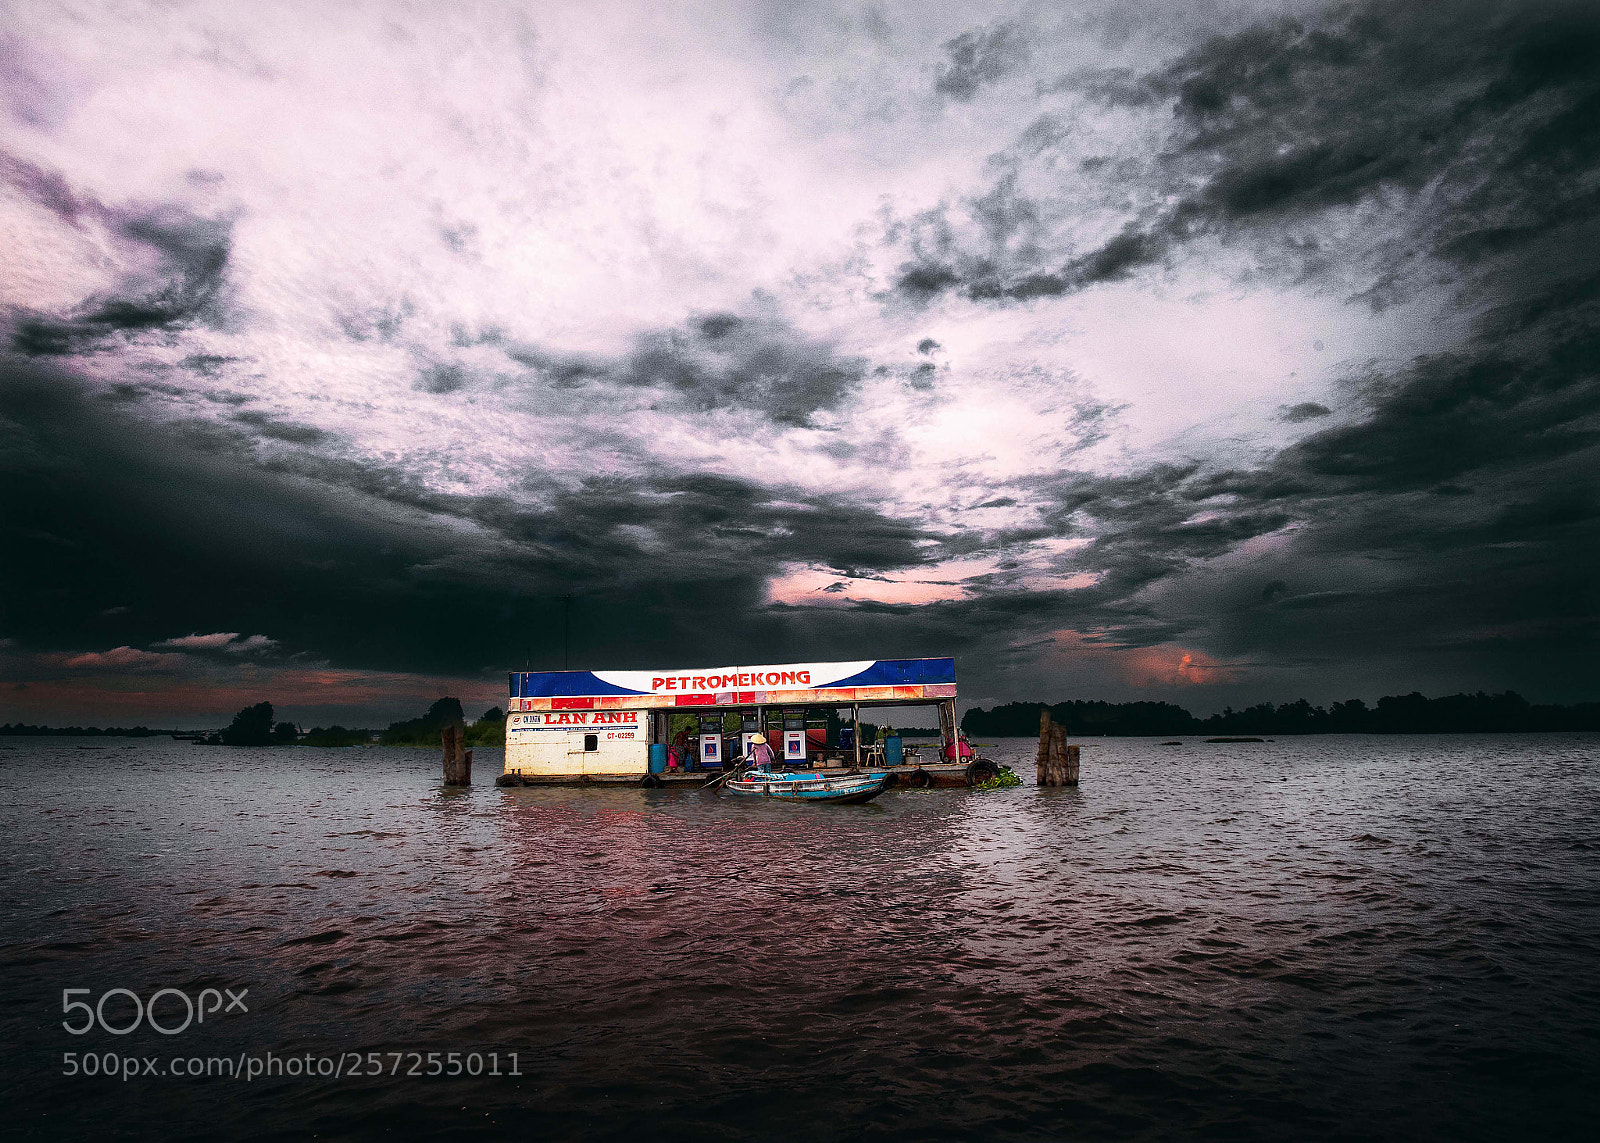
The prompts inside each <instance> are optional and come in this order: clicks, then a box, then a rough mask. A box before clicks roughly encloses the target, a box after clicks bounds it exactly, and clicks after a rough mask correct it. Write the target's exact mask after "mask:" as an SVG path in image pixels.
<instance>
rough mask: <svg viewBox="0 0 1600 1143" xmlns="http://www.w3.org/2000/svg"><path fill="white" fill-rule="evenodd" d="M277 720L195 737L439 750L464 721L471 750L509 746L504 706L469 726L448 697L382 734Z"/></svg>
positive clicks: (245, 720) (86, 733)
mask: <svg viewBox="0 0 1600 1143" xmlns="http://www.w3.org/2000/svg"><path fill="white" fill-rule="evenodd" d="M273 716H274V710H273V706H272V704H271V703H270V702H258V703H255V704H253V705H251V706H247V707H245V708H244V709H243V710H241V711H240V712H239V713H238V714H236V715H234V716H233V721H232V722H230V723H228V726H227V728H226V729H224V730H222V731H214V732H212V733H211V734H210V735H209V736H206V737H203V738H202V737H200V736H198V735H195V736H193V737H194V740H195V741H197V742H200V743H202V744H204V745H208V746H365V745H366V744H367V743H369V742H371V741H372V738H373V736H374V735H375V734H376V735H377V736H378V741H379V742H381V743H382V744H383V745H385V746H438V745H439V732H440V730H441V729H443V727H444V725H445V724H446V723H448V722H462V723H465V725H466V735H465V737H466V740H467V745H468V746H504V745H505V741H506V716H505V712H503V711H502V710H501V709H500V708H499V707H497V706H496V707H490V708H489V709H488V710H486V711H484V712H483V715H482V717H480V718H479V719H478V720H477V721H476V722H470V723H469V722H467V721H466V719H465V717H463V714H462V710H461V700H460V699H454V698H442V699H440V700H438V701H437V702H435V703H434V704H433V705H432V706H431V707H429V708H428V712H427V713H426V714H424V715H423V716H422V717H420V718H411V719H404V720H402V721H400V722H392V723H390V724H389V728H388V729H387V730H384V731H382V732H381V733H380V732H378V731H374V730H367V729H365V728H362V727H347V726H318V727H314V728H313V729H311V730H308V731H306V732H305V733H304V734H301V733H300V730H299V728H298V727H296V726H295V724H294V723H292V722H279V721H276V720H275V719H274V717H273ZM178 733H180V732H178V731H176V730H151V729H150V728H149V727H147V726H134V727H127V728H124V727H120V726H113V727H107V728H105V729H101V728H100V727H98V726H62V727H50V726H30V725H27V724H25V723H20V722H18V723H9V722H8V723H6V724H5V725H3V726H0V736H3V735H38V736H45V735H50V736H57V735H59V736H63V737H68V736H71V737H86V738H94V737H113V736H116V737H122V738H151V737H154V736H156V735H161V734H178Z"/></svg>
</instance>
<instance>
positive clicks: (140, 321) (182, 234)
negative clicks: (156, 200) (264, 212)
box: [12, 184, 232, 356]
mask: <svg viewBox="0 0 1600 1143" xmlns="http://www.w3.org/2000/svg"><path fill="white" fill-rule="evenodd" d="M62 185H63V188H64V186H65V184H62ZM41 193H42V192H41ZM69 208H70V209H71V210H73V211H81V210H82V209H83V208H82V207H81V205H80V204H78V202H77V201H76V200H75V199H61V200H60V206H59V209H58V213H60V212H61V211H65V210H68V209H69ZM95 211H96V213H97V214H98V215H99V216H100V218H101V220H102V221H103V222H104V223H105V224H106V225H107V227H108V228H109V229H110V230H111V231H112V232H113V233H114V234H115V235H116V236H117V237H118V238H120V239H122V240H123V241H125V242H129V243H134V244H138V245H140V246H143V247H144V248H145V249H146V250H148V251H150V252H152V253H153V254H155V255H156V258H157V266H156V268H155V270H154V272H153V273H151V274H149V275H147V276H144V277H142V278H141V279H140V280H136V281H131V282H128V283H126V284H125V285H124V287H123V288H122V289H121V290H119V291H117V292H116V293H114V294H106V295H101V296H97V297H92V298H88V299H86V300H85V301H84V302H82V303H81V304H80V305H78V306H77V307H75V308H74V310H73V311H72V312H71V313H69V314H63V315H46V314H25V315H19V318H18V320H17V323H16V331H15V333H14V335H13V339H12V340H13V344H14V346H15V348H16V349H17V350H19V351H21V352H22V353H25V354H28V355H30V356H60V355H66V354H73V353H81V352H84V351H86V350H91V349H94V348H95V347H97V346H99V345H100V344H101V343H103V342H105V341H106V340H107V339H109V338H111V337H113V336H114V335H116V334H138V333H143V332H147V331H166V330H174V329H181V328H184V327H186V326H189V325H192V324H194V323H196V322H199V321H203V320H207V319H210V318H215V317H216V316H217V311H216V304H217V300H218V294H219V291H220V290H221V288H222V284H223V279H224V275H225V273H226V271H227V267H228V256H229V250H230V247H231V244H232V237H231V236H232V225H231V223H229V222H228V221H226V220H222V219H212V218H202V217H199V216H197V215H194V214H191V213H190V212H189V211H187V210H185V209H184V208H182V207H178V206H162V207H155V208H151V209H146V210H137V211H126V210H121V209H113V208H109V207H105V206H101V205H98V204H97V205H96V207H95ZM63 217H66V215H65V214H63Z"/></svg>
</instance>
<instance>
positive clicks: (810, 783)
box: [722, 770, 889, 805]
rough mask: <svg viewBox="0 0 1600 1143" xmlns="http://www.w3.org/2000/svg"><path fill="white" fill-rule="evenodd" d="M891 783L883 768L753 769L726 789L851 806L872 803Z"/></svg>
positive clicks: (756, 795) (752, 794) (763, 795)
mask: <svg viewBox="0 0 1600 1143" xmlns="http://www.w3.org/2000/svg"><path fill="white" fill-rule="evenodd" d="M888 786H889V775H888V774H886V773H883V772H882V771H877V772H868V773H865V774H818V773H805V774H785V773H782V772H779V771H774V770H749V771H746V772H745V773H743V774H741V775H739V777H738V778H736V779H734V780H733V781H730V782H725V783H723V787H722V788H723V789H724V790H728V791H731V792H732V793H735V794H742V795H743V796H745V797H747V798H777V799H779V800H781V801H786V802H833V803H836V804H839V805H851V804H854V803H858V802H870V801H872V799H873V798H876V797H877V796H878V795H879V794H881V793H883V791H884V790H886V789H887V788H888Z"/></svg>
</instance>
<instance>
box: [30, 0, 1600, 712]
mask: <svg viewBox="0 0 1600 1143" xmlns="http://www.w3.org/2000/svg"><path fill="white" fill-rule="evenodd" d="M0 28H3V31H0V84H3V88H0V96H3V100H0V269H3V273H0V313H3V315H4V318H3V321H4V328H3V330H0V333H3V343H4V344H3V349H0V481H3V483H0V510H3V533H0V549H3V554H0V576H3V579H0V669H3V671H4V678H5V682H4V684H3V690H0V719H4V720H14V719H19V718H20V719H23V720H26V721H50V722H63V721H101V722H108V721H119V722H128V721H135V720H145V721H156V722H164V723H166V724H172V723H174V722H182V723H188V724H198V723H205V722H206V721H207V719H208V718H209V719H211V721H215V717H214V716H216V715H219V714H222V715H225V714H227V713H229V712H231V711H232V710H234V709H236V708H237V707H238V706H240V705H243V703H245V702H248V701H254V700H255V699H257V698H268V699H271V700H272V701H274V702H275V703H276V704H277V705H278V706H279V707H280V708H281V709H283V710H285V711H286V712H288V713H289V714H290V715H291V716H294V717H300V718H303V719H305V720H307V721H334V720H341V721H344V722H346V723H349V722H368V723H370V722H381V721H384V720H386V719H388V718H393V717H398V716H401V715H405V714H410V713H414V712H415V710H417V709H419V703H424V702H426V701H427V700H429V699H431V698H432V697H435V696H436V695H438V694H440V693H445V692H449V693H453V694H458V695H461V696H462V697H463V698H464V700H466V701H467V703H468V706H469V708H470V707H472V706H473V705H475V704H477V703H482V704H483V705H488V704H489V703H490V702H493V701H497V700H498V699H500V697H501V696H502V695H503V693H504V672H505V671H507V670H508V669H519V668H522V667H523V666H524V665H525V664H526V665H531V666H532V667H534V668H535V669H538V668H545V669H552V668H559V667H561V665H562V662H563V657H564V655H570V659H571V663H572V665H573V666H574V667H580V666H581V667H597V668H605V667H611V668H625V667H651V666H662V665H667V666H694V665H714V664H722V663H740V662H744V663H749V662H756V663H760V662H784V661H793V660H800V659H859V658H884V657H900V656H915V655H934V654H938V655H949V654H953V655H955V656H956V657H957V661H958V670H959V672H960V677H961V679H962V697H963V703H964V705H976V704H981V705H989V704H990V703H993V702H996V701H1006V700H1010V699H1033V698H1048V699H1063V698H1070V697H1095V698H1107V699H1117V700H1123V699H1130V698H1159V699H1165V700H1170V701H1176V702H1180V703H1182V704H1184V705H1186V706H1188V707H1190V708H1191V709H1192V710H1195V711H1197V712H1204V711H1209V710H1213V709H1218V708H1220V707H1221V706H1222V705H1223V704H1224V703H1233V704H1235V705H1238V704H1240V703H1243V702H1251V701H1260V700H1263V699H1271V700H1275V701H1284V700H1287V699H1292V698H1296V697H1299V696H1302V695H1303V696H1305V697H1308V698H1311V699H1312V700H1313V701H1319V702H1321V701H1328V700H1331V699H1342V698H1346V697H1351V696H1361V697H1365V698H1367V699H1369V700H1370V699H1372V698H1374V697H1376V696H1377V695H1380V694H1384V693H1394V692H1396V691H1409V690H1412V689H1420V690H1423V691H1424V692H1427V693H1435V694H1436V693H1442V692H1446V691H1454V690H1459V689H1479V688H1487V689H1494V690H1498V689H1503V688H1507V687H1510V688H1515V689H1518V690H1520V691H1522V692H1523V693H1525V694H1526V695H1528V696H1529V697H1530V698H1534V699H1536V700H1545V701H1551V700H1554V701H1573V700H1578V699H1594V698H1596V697H1600V693H1597V690H1600V670H1597V669H1596V666H1595V665H1594V664H1595V657H1596V654H1597V651H1600V642H1597V639H1596V636H1597V624H1596V618H1595V617H1596V612H1597V608H1596V603H1597V599H1596V594H1597V593H1596V586H1595V584H1596V574H1595V569H1596V567H1597V566H1600V560H1597V556H1600V552H1597V547H1600V544H1597V537H1600V497H1597V493H1596V484H1597V478H1596V472H1597V468H1600V464H1597V462H1600V446H1597V441H1600V380H1597V371H1600V337H1597V334H1600V10H1597V9H1596V8H1595V6H1594V5H1593V4H1592V3H1574V4H1569V5H1561V4H1553V3H1509V2H1508V3H1501V4H1482V3H1474V2H1471V0H1453V2H1450V3H1410V4H1408V3H1397V2H1395V0H1383V2H1379V3H1370V4H1362V3H1357V4H1351V5H1342V4H1341V5H1333V6H1329V5H1326V4H1314V3H1288V4H1260V3H1234V2H1231V0H1205V2H1200V3H1188V4H1172V3H1167V2H1165V0H1083V2H1079V3H1073V4H1045V3H1038V4H1005V3H993V4H990V3H962V4H943V5H940V4H930V3H925V2H916V3H908V4H903V5H897V4H880V3H837V4H830V3H814V4H813V3H797V2H795V0H774V2H771V3H732V2H729V3H721V4H717V3H705V4H673V3H649V4H646V3H640V2H634V3H625V4H612V5H606V4H597V3H595V2H593V0H585V2H583V3H579V4H572V5H570V6H564V5H561V4H553V3H538V4H526V3H524V4H516V3H480V4H453V5H436V4H422V3H418V4H403V3H395V2H374V3H366V4H361V3H338V4H331V3H325V2H307V3H304V4H293V3H257V4H241V3H235V2H227V3H181V2H180V3H172V2H162V3H154V4H144V3H138V2H136V0H127V2H119V3H115V4H113V3H61V4H53V3H38V2H34V0H26V2H22V0H18V2H16V3H13V4H11V5H9V6H8V11H7V12H6V15H5V19H4V21H3V22H0ZM568 596H570V599H571V602H570V647H568V646H567V645H565V644H564V639H563V611H564V608H565V607H566V606H567V605H565V604H564V603H563V600H564V599H565V598H566V597H568Z"/></svg>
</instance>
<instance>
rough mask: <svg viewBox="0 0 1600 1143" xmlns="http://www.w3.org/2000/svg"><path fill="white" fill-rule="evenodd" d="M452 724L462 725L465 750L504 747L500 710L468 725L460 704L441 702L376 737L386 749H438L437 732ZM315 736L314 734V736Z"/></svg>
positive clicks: (494, 709)
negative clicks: (422, 713) (463, 727)
mask: <svg viewBox="0 0 1600 1143" xmlns="http://www.w3.org/2000/svg"><path fill="white" fill-rule="evenodd" d="M452 722H460V723H464V724H465V726H466V734H465V737H466V742H467V745H468V746H504V745H505V744H506V716H505V712H504V711H502V710H501V709H500V708H499V707H497V706H495V707H490V708H489V709H488V710H486V711H484V712H483V716H482V717H481V718H479V719H478V721H476V722H467V719H466V715H465V713H464V712H463V711H462V709H461V700H460V699H456V698H449V697H446V698H442V699H439V700H438V701H437V702H435V703H434V704H433V705H432V706H430V707H429V708H428V713H427V714H424V715H423V716H422V717H421V718H408V719H405V720H403V721H401V722H391V723H390V724H389V727H388V729H387V730H385V731H384V732H383V733H382V734H381V735H379V736H378V741H379V742H381V743H382V744H383V745H385V746H437V745H439V732H440V731H441V730H442V729H444V727H445V725H446V724H448V723H452ZM313 733H315V732H313Z"/></svg>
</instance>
